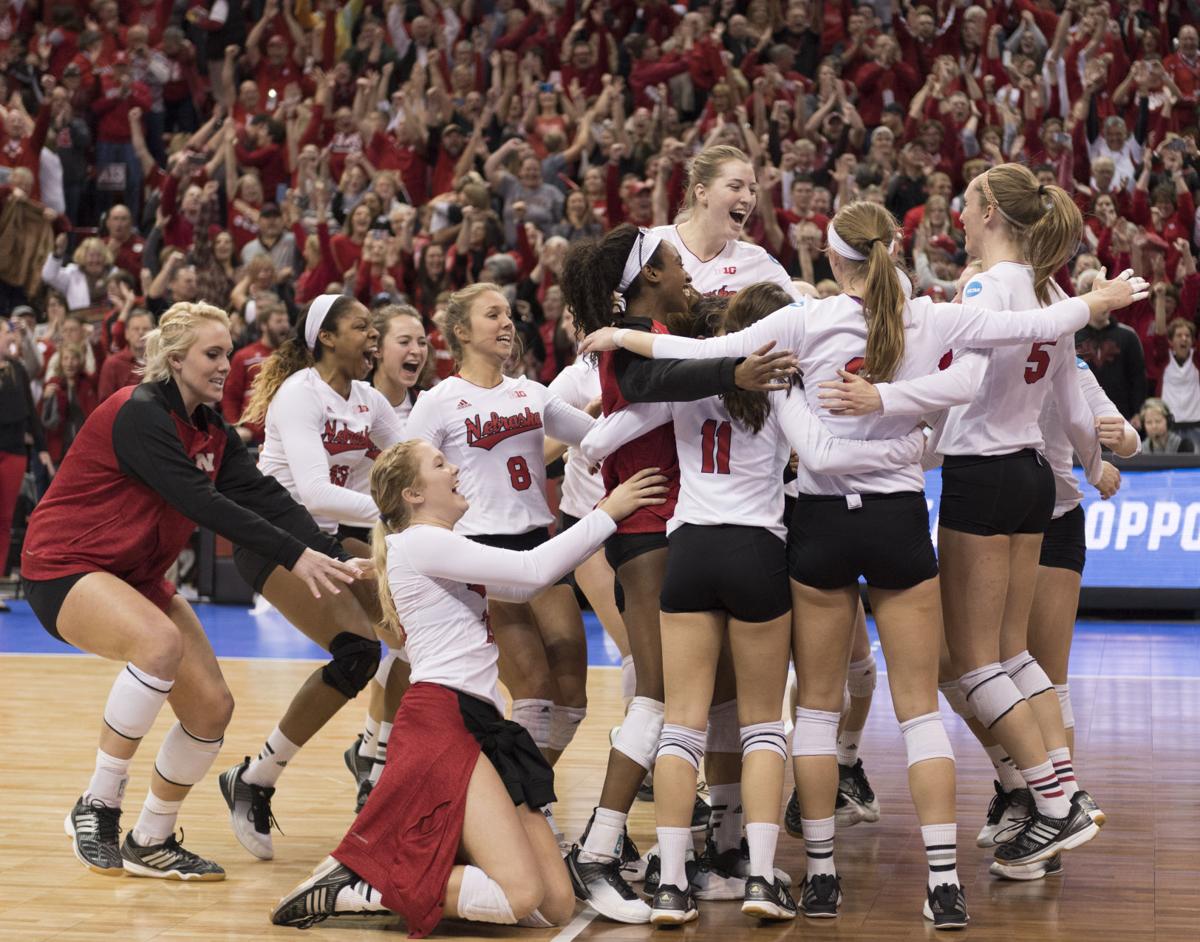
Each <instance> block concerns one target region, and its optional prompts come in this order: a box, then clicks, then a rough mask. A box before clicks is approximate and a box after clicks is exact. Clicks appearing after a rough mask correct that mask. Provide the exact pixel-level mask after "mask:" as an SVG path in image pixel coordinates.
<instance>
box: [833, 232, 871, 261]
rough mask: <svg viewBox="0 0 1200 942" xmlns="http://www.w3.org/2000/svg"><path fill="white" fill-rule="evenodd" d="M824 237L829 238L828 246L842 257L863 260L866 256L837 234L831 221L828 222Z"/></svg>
mask: <svg viewBox="0 0 1200 942" xmlns="http://www.w3.org/2000/svg"><path fill="white" fill-rule="evenodd" d="M825 238H826V239H828V240H829V247H830V248H831V249H833V250H834V251H835V252H837V253H838V255H840V256H841V257H842V258H846V259H849V260H850V261H852V262H865V261H866V260H867V257H866V256H865V255H863V253H862V252H859V251H858V250H857V249H852V248H851V247H850V243H849V242H847V241H846V240H845V239H843V238H842V237H841V236H840V235H838V231H837V230H836V229H835V228H833V223H830V224H829V226H828V228H827V230H826V233H825Z"/></svg>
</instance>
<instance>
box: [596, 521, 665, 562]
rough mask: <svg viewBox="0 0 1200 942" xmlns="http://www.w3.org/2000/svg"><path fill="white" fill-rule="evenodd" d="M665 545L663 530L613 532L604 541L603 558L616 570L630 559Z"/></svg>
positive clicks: (662, 547)
mask: <svg viewBox="0 0 1200 942" xmlns="http://www.w3.org/2000/svg"><path fill="white" fill-rule="evenodd" d="M666 547H667V534H666V531H665V530H664V531H663V532H662V533H614V534H613V535H612V536H610V537H609V538H608V539H607V540H606V541H605V542H604V558H605V559H607V560H608V564H609V565H610V566H612V571H613V572H616V571H617V570H618V569H620V568H621V567H622V566H624V565H625V564H626V563H627V562H629V561H630V560H631V559H637V558H638V557H639V556H641V555H643V554H644V553H652V552H654V550H657V549H666Z"/></svg>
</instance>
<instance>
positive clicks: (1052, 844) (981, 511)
mask: <svg viewBox="0 0 1200 942" xmlns="http://www.w3.org/2000/svg"><path fill="white" fill-rule="evenodd" d="M964 199H965V204H964V209H963V213H964V216H965V219H964V220H963V226H964V230H965V232H966V236H967V251H968V252H969V253H970V254H971V255H973V256H975V257H977V258H979V260H980V265H981V268H982V269H983V271H982V273H981V274H979V275H977V276H975V277H974V278H972V279H971V280H970V281H969V282H968V283H967V285H966V287H965V288H964V290H963V296H964V299H965V300H966V301H968V302H969V303H971V304H977V305H979V306H980V307H983V308H987V309H991V310H1005V309H1012V308H1032V307H1034V306H1036V305H1048V304H1050V303H1052V302H1053V301H1055V300H1059V299H1061V298H1063V297H1065V295H1064V294H1063V292H1062V291H1061V290H1060V289H1059V288H1058V286H1057V284H1056V283H1055V282H1054V273H1055V272H1056V271H1057V270H1058V269H1059V268H1060V267H1061V266H1062V265H1064V264H1065V263H1066V261H1067V260H1068V259H1069V258H1070V256H1071V255H1072V254H1073V253H1074V251H1075V249H1076V247H1077V246H1078V244H1079V240H1080V237H1081V234H1082V232H1083V217H1082V216H1081V215H1080V212H1079V209H1078V207H1077V206H1076V205H1075V203H1074V201H1073V200H1072V198H1071V196H1070V195H1069V194H1068V193H1067V192H1066V191H1064V190H1062V189H1061V188H1060V187H1057V186H1054V185H1053V184H1049V185H1046V184H1040V183H1039V182H1038V180H1037V177H1036V176H1035V175H1034V174H1033V173H1032V172H1031V171H1030V170H1028V168H1026V167H1024V166H1021V165H1019V164H1004V165H1002V166H999V167H994V168H992V169H991V170H989V171H987V172H986V173H984V174H981V175H980V176H979V177H977V178H976V179H975V180H973V181H972V182H971V185H970V186H969V187H968V188H967V192H966V194H965V198H964ZM976 362H977V363H978V366H977V367H976V370H975V376H974V385H975V386H976V388H977V389H978V392H977V393H976V395H975V396H974V397H973V399H972V401H970V402H968V403H966V404H964V405H960V406H956V407H955V408H952V409H951V410H950V411H949V413H948V414H947V416H946V420H945V423H944V424H943V426H942V428H941V429H940V433H939V436H938V442H937V450H938V452H939V453H940V454H941V455H943V456H944V464H943V469H942V482H943V483H942V503H941V509H940V514H939V527H938V546H939V552H940V559H941V565H942V570H943V579H942V602H943V609H944V611H945V617H946V640H947V644H948V646H949V650H950V656H951V660H952V662H953V666H954V670H955V672H956V673H957V674H958V675H959V678H958V684H959V688H960V691H961V693H962V695H963V697H964V698H965V701H966V706H967V708H968V710H969V712H971V713H973V714H974V716H975V717H976V718H977V720H978V721H979V723H980V724H981V725H982V726H983V727H985V728H986V729H987V730H988V732H989V733H990V735H991V736H992V737H994V739H995V740H996V741H997V742H998V745H993V746H992V747H991V748H990V749H989V752H990V753H991V755H992V758H993V761H994V762H997V764H998V767H1003V766H1006V765H1007V764H1008V763H1007V762H1006V761H1005V759H1006V758H1008V757H1011V762H1012V764H1014V765H1015V766H1016V769H1017V771H1018V773H1019V779H1017V778H1016V777H1015V776H1014V777H1013V781H1014V782H1016V781H1019V782H1021V784H1022V786H1023V787H1025V788H1028V790H1029V795H1030V797H1032V799H1033V809H1032V811H1033V813H1032V814H1031V815H1030V816H1029V817H1028V819H1027V821H1026V823H1025V826H1024V827H1023V828H1022V829H1020V830H1019V831H1018V832H1017V833H1016V834H1013V835H1012V836H1011V837H1009V839H1008V840H1005V841H1004V842H1003V843H1002V844H1000V845H998V846H997V848H996V860H997V861H998V862H999V863H1000V864H1001V866H1022V865H1026V864H1033V863H1037V862H1039V861H1042V860H1046V859H1048V858H1049V857H1051V856H1053V853H1054V852H1055V851H1056V850H1059V849H1064V850H1065V849H1070V847H1072V846H1078V845H1079V844H1082V843H1085V842H1086V841H1088V840H1090V839H1091V838H1092V837H1094V836H1095V834H1096V833H1097V830H1098V828H1099V826H1100V825H1101V824H1103V821H1104V817H1103V814H1102V813H1101V812H1100V811H1099V809H1098V808H1097V807H1096V805H1095V803H1094V802H1093V801H1092V800H1091V797H1090V796H1089V795H1088V793H1087V792H1085V791H1082V790H1080V789H1079V788H1078V785H1077V784H1076V781H1075V776H1074V771H1073V769H1072V766H1071V759H1070V750H1069V747H1068V741H1067V736H1066V731H1065V729H1064V726H1063V715H1062V710H1061V707H1060V704H1059V700H1058V697H1057V695H1056V692H1055V689H1054V684H1053V682H1052V681H1051V680H1050V679H1049V677H1048V676H1047V675H1046V672H1045V670H1044V669H1043V668H1042V667H1041V666H1040V665H1039V663H1038V662H1037V660H1036V659H1035V658H1034V657H1033V656H1032V655H1031V654H1030V652H1029V649H1028V644H1027V635H1028V625H1029V616H1030V611H1031V608H1032V605H1033V598H1034V592H1035V589H1036V584H1037V565H1038V558H1039V554H1040V551H1041V546H1042V534H1043V533H1044V532H1045V530H1046V528H1047V526H1048V525H1049V523H1050V520H1051V517H1052V514H1053V511H1054V504H1055V476H1054V471H1053V469H1052V467H1051V466H1050V464H1048V463H1047V461H1046V459H1045V458H1044V457H1043V454H1042V452H1043V451H1044V449H1045V447H1046V445H1045V440H1044V435H1043V430H1042V428H1041V427H1040V425H1039V416H1040V415H1041V413H1042V411H1043V408H1044V405H1045V403H1046V402H1047V400H1048V399H1052V400H1053V402H1054V404H1055V407H1056V409H1057V410H1058V411H1059V414H1060V415H1061V416H1062V417H1063V419H1064V423H1063V425H1064V429H1063V430H1064V432H1065V433H1066V434H1067V435H1069V436H1070V441H1071V444H1072V445H1073V446H1074V448H1075V450H1076V451H1077V452H1078V453H1079V455H1080V457H1081V460H1082V461H1083V463H1084V467H1085V468H1086V469H1087V471H1088V479H1089V481H1091V482H1092V483H1098V482H1099V480H1100V475H1101V468H1102V466H1101V459H1100V445H1099V442H1098V440H1097V438H1096V435H1095V432H1094V420H1093V415H1092V412H1091V410H1090V409H1089V408H1088V406H1087V403H1086V401H1085V400H1084V398H1083V395H1082V393H1081V391H1080V387H1079V380H1078V370H1077V369H1076V361H1075V356H1074V342H1073V337H1061V338H1053V339H1052V340H1051V341H1049V342H1035V343H1033V344H1032V345H1031V346H1030V347H1027V348H1018V347H1013V348H1010V349H1005V350H994V351H992V352H991V353H990V354H988V355H987V357H986V358H980V359H979V360H978V361H976ZM887 405H888V404H887V402H886V399H885V409H886V408H887ZM1073 417H1077V418H1073ZM1073 430H1077V431H1078V434H1072V432H1073ZM1009 774H1010V775H1011V770H1009ZM1048 849H1049V852H1047V851H1048Z"/></svg>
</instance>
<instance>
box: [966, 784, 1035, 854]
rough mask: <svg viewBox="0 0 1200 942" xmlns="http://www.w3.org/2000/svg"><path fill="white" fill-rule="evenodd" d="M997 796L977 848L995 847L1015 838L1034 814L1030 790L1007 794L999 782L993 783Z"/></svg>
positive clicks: (1017, 790) (978, 839)
mask: <svg viewBox="0 0 1200 942" xmlns="http://www.w3.org/2000/svg"><path fill="white" fill-rule="evenodd" d="M992 785H993V786H995V789H996V794H995V795H993V796H992V802H991V804H990V805H988V813H987V823H985V824H984V826H983V827H982V828H981V829H980V831H979V836H978V837H976V838H975V846H976V847H995V846H996V845H997V844H1003V843H1004V842H1005V841H1008V840H1011V839H1012V838H1014V837H1015V836H1016V835H1017V834H1018V833H1019V832H1020V830H1021V828H1023V827H1025V824H1026V822H1028V821H1029V817H1030V815H1032V814H1033V809H1034V802H1033V794H1032V793H1031V792H1030V791H1029V789H1028V788H1015V789H1013V790H1012V791H1011V792H1006V791H1005V790H1004V789H1003V788H1002V787H1001V785H1000V783H999V782H995V781H993V782H992Z"/></svg>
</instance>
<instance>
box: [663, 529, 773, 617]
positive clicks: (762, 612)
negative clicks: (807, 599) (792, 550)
mask: <svg viewBox="0 0 1200 942" xmlns="http://www.w3.org/2000/svg"><path fill="white" fill-rule="evenodd" d="M670 546H671V548H670V549H669V550H668V551H667V574H666V576H665V577H664V578H663V586H662V594H661V596H660V607H661V609H662V611H664V612H668V613H672V614H675V613H682V612H713V611H724V612H728V613H729V615H730V617H731V618H736V619H737V620H738V621H746V622H764V621H771V620H773V619H776V618H778V617H779V616H780V615H785V614H787V613H788V612H789V611H791V609H792V590H791V587H790V586H789V585H788V569H787V544H786V543H785V542H784V541H783V540H781V539H780V538H779V537H777V536H776V535H775V534H774V533H772V532H771V531H770V530H765V529H763V528H762V527H741V526H734V525H732V524H724V525H721V526H707V527H702V526H697V525H695V524H691V523H685V524H682V525H680V526H679V527H677V528H676V529H675V530H674V531H672V533H671V537H670Z"/></svg>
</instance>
